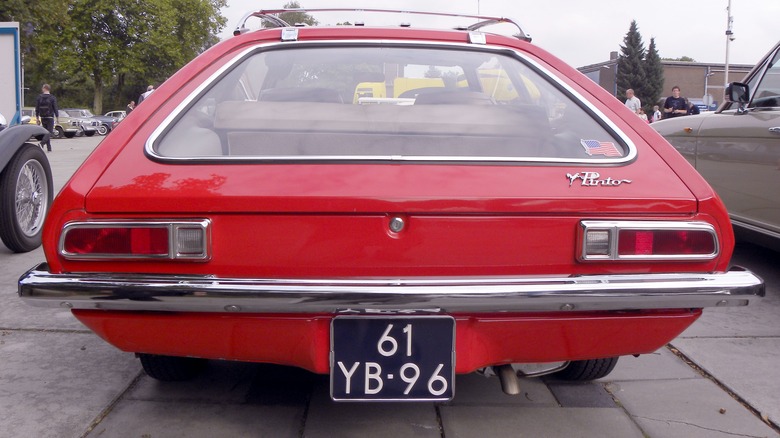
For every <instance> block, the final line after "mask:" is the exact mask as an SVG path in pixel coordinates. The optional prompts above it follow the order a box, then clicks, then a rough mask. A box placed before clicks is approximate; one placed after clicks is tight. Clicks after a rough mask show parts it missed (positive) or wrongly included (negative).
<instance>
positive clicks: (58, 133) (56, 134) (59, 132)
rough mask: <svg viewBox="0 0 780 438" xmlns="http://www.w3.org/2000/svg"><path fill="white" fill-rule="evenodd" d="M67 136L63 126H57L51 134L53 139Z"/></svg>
mask: <svg viewBox="0 0 780 438" xmlns="http://www.w3.org/2000/svg"><path fill="white" fill-rule="evenodd" d="M64 136H65V130H64V129H62V126H55V127H54V131H53V132H52V133H51V138H62V137H64Z"/></svg>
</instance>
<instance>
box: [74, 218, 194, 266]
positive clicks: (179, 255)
mask: <svg viewBox="0 0 780 438" xmlns="http://www.w3.org/2000/svg"><path fill="white" fill-rule="evenodd" d="M209 225H210V221H208V220H197V221H171V222H166V221H138V222H136V221H127V222H124V221H123V222H113V221H112V222H71V223H68V224H66V225H65V227H64V228H63V231H62V237H61V238H60V254H61V255H62V256H63V257H65V258H67V259H128V258H131V259H134V258H139V259H149V258H158V259H172V260H173V259H176V260H178V259H185V260H207V259H208V258H209V254H210V252H209V240H210V239H209Z"/></svg>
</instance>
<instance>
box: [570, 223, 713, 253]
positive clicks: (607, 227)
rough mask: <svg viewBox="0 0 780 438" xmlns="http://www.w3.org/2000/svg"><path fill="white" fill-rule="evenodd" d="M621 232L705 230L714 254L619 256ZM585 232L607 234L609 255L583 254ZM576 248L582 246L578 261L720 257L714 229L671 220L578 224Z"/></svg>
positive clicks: (706, 224)
mask: <svg viewBox="0 0 780 438" xmlns="http://www.w3.org/2000/svg"><path fill="white" fill-rule="evenodd" d="M623 230H634V231H637V230H640V231H654V230H680V231H705V232H707V233H709V234H710V235H711V236H712V239H713V245H714V248H715V252H713V253H710V254H678V255H627V256H621V255H620V254H618V244H619V242H618V236H619V233H620V231H623ZM588 231H607V232H608V233H609V240H610V248H609V255H588V254H586V253H585V236H586V234H587V232H588ZM578 232H579V234H580V235H579V237H578V238H577V242H578V245H579V246H581V248H580V250H579V251H578V254H580V260H581V261H605V260H632V261H634V260H657V261H663V260H688V261H690V260H712V259H714V258H715V257H717V256H718V255H719V254H720V243H719V241H718V233H716V232H715V227H713V226H712V225H711V224H708V223H706V222H674V221H588V220H585V221H580V229H579V230H578Z"/></svg>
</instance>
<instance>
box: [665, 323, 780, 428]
mask: <svg viewBox="0 0 780 438" xmlns="http://www.w3.org/2000/svg"><path fill="white" fill-rule="evenodd" d="M674 346H675V347H677V348H678V349H679V350H680V351H681V352H682V353H683V354H685V355H686V356H688V357H692V358H695V362H696V364H697V365H698V366H700V367H701V368H702V369H704V370H705V371H706V372H707V373H709V374H710V375H713V376H716V378H717V380H718V382H720V383H721V384H722V385H724V386H726V387H727V388H729V389H730V390H731V391H733V392H734V393H735V394H737V395H739V396H740V397H741V398H742V399H743V400H745V401H746V402H748V404H750V405H751V406H753V408H755V409H756V410H758V411H759V412H761V413H762V414H764V415H766V416H767V417H768V418H769V419H770V420H772V421H773V422H775V423H776V424H780V403H779V402H780V338H721V339H676V340H675V341H674Z"/></svg>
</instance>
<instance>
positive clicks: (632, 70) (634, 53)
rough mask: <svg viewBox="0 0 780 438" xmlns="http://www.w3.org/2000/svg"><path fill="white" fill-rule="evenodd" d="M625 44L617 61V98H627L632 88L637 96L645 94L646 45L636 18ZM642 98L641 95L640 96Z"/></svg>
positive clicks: (624, 39)
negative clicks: (628, 91)
mask: <svg viewBox="0 0 780 438" xmlns="http://www.w3.org/2000/svg"><path fill="white" fill-rule="evenodd" d="M623 44H624V45H622V46H620V50H621V52H622V53H621V55H620V56H619V57H618V61H617V78H616V81H617V96H616V97H617V98H618V99H620V100H621V101H622V100H625V99H626V90H627V89H629V88H632V89H633V90H634V93H635V94H636V95H637V97H639V96H641V95H642V94H643V92H642V89H643V88H644V86H645V81H646V77H645V69H644V62H643V60H644V57H645V47H644V44H643V43H642V36H641V35H640V34H639V30H638V29H637V24H636V20H632V21H631V26H630V28H629V30H628V33H626V36H625V37H624V38H623ZM639 99H640V100H642V98H641V97H639Z"/></svg>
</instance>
